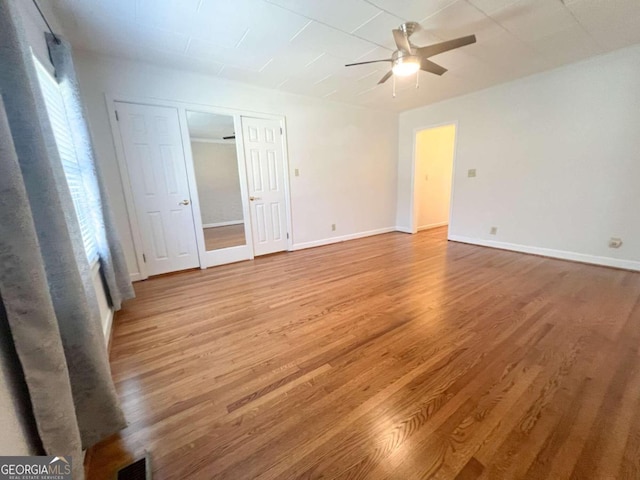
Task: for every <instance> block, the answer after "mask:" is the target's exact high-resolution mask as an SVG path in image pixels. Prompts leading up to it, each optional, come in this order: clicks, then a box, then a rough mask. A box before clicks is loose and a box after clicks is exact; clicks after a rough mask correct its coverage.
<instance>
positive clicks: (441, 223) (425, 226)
mask: <svg viewBox="0 0 640 480" xmlns="http://www.w3.org/2000/svg"><path fill="white" fill-rule="evenodd" d="M445 225H449V222H448V221H444V222H439V223H430V224H429V225H422V226H421V227H418V231H419V232H421V231H422V230H431V229H432V228H438V227H444V226H445Z"/></svg>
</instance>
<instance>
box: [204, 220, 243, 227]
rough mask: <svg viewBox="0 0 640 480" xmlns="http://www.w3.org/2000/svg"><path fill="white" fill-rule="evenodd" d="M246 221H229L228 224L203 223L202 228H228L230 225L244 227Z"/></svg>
mask: <svg viewBox="0 0 640 480" xmlns="http://www.w3.org/2000/svg"><path fill="white" fill-rule="evenodd" d="M243 224H244V220H229V221H228V222H218V223H203V224H202V228H216V227H228V226H229V225H243Z"/></svg>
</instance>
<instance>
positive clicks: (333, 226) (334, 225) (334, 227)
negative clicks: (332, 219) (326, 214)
mask: <svg viewBox="0 0 640 480" xmlns="http://www.w3.org/2000/svg"><path fill="white" fill-rule="evenodd" d="M331 231H332V232H335V231H336V224H335V223H332V224H331Z"/></svg>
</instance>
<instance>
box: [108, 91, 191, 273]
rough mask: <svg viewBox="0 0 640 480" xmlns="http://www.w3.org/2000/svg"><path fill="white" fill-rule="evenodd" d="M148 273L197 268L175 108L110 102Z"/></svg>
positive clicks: (182, 150) (189, 203) (186, 182)
mask: <svg viewBox="0 0 640 480" xmlns="http://www.w3.org/2000/svg"><path fill="white" fill-rule="evenodd" d="M116 109H117V117H118V126H119V128H120V135H121V138H122V144H123V148H124V154H125V159H126V163H127V170H128V173H129V181H130V183H131V189H132V191H133V198H134V203H135V209H136V216H137V218H138V224H139V227H140V233H141V236H142V244H143V248H144V257H145V264H146V269H147V274H148V275H158V274H160V273H167V272H174V271H177V270H184V269H188V268H194V267H198V266H199V265H200V262H199V260H198V248H197V244H196V234H195V229H194V222H193V214H192V211H191V197H190V195H189V184H188V181H187V169H186V166H185V156H184V149H183V147H182V136H181V132H180V122H179V120H178V110H177V109H175V108H170V107H157V106H151V105H138V104H134V103H123V102H116Z"/></svg>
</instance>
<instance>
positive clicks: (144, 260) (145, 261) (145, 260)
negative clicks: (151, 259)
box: [142, 253, 147, 263]
mask: <svg viewBox="0 0 640 480" xmlns="http://www.w3.org/2000/svg"><path fill="white" fill-rule="evenodd" d="M142 261H143V262H144V263H147V256H146V255H145V254H144V253H143V254H142Z"/></svg>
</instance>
